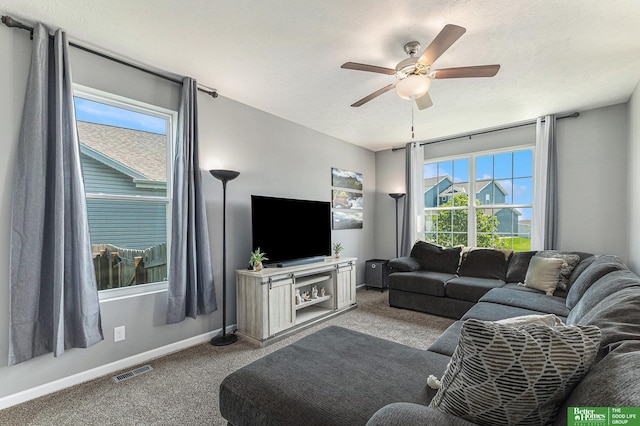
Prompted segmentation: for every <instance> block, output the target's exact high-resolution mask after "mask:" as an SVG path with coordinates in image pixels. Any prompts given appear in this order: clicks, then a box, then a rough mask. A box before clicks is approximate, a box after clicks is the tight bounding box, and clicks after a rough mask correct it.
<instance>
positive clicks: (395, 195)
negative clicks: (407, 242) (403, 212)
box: [389, 192, 405, 257]
mask: <svg viewBox="0 0 640 426" xmlns="http://www.w3.org/2000/svg"><path fill="white" fill-rule="evenodd" d="M404 195H405V194H404V193H401V192H394V193H391V194H389V197H391V198H393V199H394V200H396V257H398V200H399V199H400V198H402V197H404Z"/></svg>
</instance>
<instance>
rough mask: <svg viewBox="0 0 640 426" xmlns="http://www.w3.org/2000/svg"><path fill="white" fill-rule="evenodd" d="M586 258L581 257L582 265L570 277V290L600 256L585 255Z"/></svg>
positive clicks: (579, 264)
mask: <svg viewBox="0 0 640 426" xmlns="http://www.w3.org/2000/svg"><path fill="white" fill-rule="evenodd" d="M583 254H584V255H585V256H586V257H581V259H582V260H580V263H578V265H577V266H576V267H575V268H574V269H573V272H572V273H571V276H570V277H569V283H568V284H567V285H568V287H569V288H571V286H572V285H573V283H574V282H575V281H576V280H577V279H578V277H579V276H580V274H582V273H583V272H584V270H585V269H587V268H588V267H589V265H591V264H592V263H593V262H595V261H596V260H597V259H598V256H594V255H592V254H591V255H588V254H586V253H583Z"/></svg>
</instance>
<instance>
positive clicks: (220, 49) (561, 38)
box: [0, 0, 640, 151]
mask: <svg viewBox="0 0 640 426" xmlns="http://www.w3.org/2000/svg"><path fill="white" fill-rule="evenodd" d="M0 12H2V14H10V15H12V16H13V17H15V18H22V19H25V20H30V21H34V20H38V21H42V22H44V23H46V24H49V25H50V26H52V27H60V28H62V29H63V30H65V31H67V33H68V34H69V36H70V37H71V38H72V39H73V40H76V41H81V42H85V43H88V44H91V45H95V46H99V47H100V48H103V49H106V50H109V51H112V52H116V53H118V54H120V55H124V56H125V57H129V58H133V59H135V60H136V61H139V62H142V63H145V64H148V65H151V66H153V67H157V68H160V69H164V70H167V71H171V72H174V73H177V74H182V75H189V76H192V77H194V78H196V79H197V80H198V82H200V83H202V84H203V85H206V86H209V87H212V88H216V89H217V90H218V91H219V93H220V95H221V96H225V97H228V98H231V99H234V100H236V101H239V102H242V103H244V104H247V105H250V106H252V107H255V108H258V109H260V110H263V111H266V112H268V113H271V114H274V115H276V116H278V117H282V118H284V119H286V120H290V121H293V122H295V123H299V124H301V125H303V126H306V127H309V128H312V129H315V130H317V131H319V132H322V133H325V134H328V135H331V136H334V137H336V138H338V139H342V140H344V141H347V142H351V143H354V144H356V145H360V146H363V147H366V148H369V149H371V150H373V151H378V150H382V149H386V148H390V147H392V146H398V145H401V144H404V143H406V142H408V141H409V140H410V139H411V132H410V127H411V107H410V105H411V103H410V102H409V101H405V100H402V99H401V98H399V97H398V96H397V95H396V94H395V92H393V91H391V92H388V93H386V94H384V95H382V96H380V97H378V98H376V99H374V100H372V101H371V102H369V103H367V104H365V105H363V106H361V107H359V108H351V107H350V106H349V105H351V104H352V103H353V102H355V101H357V100H359V99H360V98H362V97H364V96H366V95H368V94H369V93H371V92H373V91H375V90H377V89H379V88H381V87H383V86H386V85H387V84H389V83H391V82H393V81H394V77H393V76H387V75H382V74H373V73H368V72H361V71H352V70H344V69H341V68H340V65H341V64H342V63H344V62H347V61H353V62H361V63H366V64H371V65H380V66H384V67H389V68H395V65H396V64H397V63H398V62H399V61H400V60H402V59H405V58H406V55H405V53H404V51H403V49H402V47H403V45H404V44H405V43H406V42H408V41H412V40H417V41H420V42H421V43H422V49H424V48H426V46H427V45H428V44H429V43H430V42H431V40H432V39H433V38H434V37H435V36H436V35H437V34H438V32H439V31H440V30H441V29H442V27H443V26H444V25H445V24H447V23H452V24H456V25H460V26H463V27H465V28H466V29H467V32H466V34H465V35H463V36H462V38H460V39H459V40H458V41H457V42H456V43H455V44H454V45H453V46H452V47H451V48H450V49H449V50H448V51H446V52H445V53H444V54H443V55H442V56H441V57H440V59H438V60H437V61H436V63H435V68H447V67H454V66H467V65H482V64H494V63H497V64H501V66H502V68H501V69H500V72H499V73H498V75H497V76H496V77H494V78H484V79H480V78H476V79H450V80H435V81H434V82H433V84H432V86H431V89H430V94H431V97H432V99H433V102H434V106H433V107H431V108H428V109H426V110H424V111H418V110H416V111H415V139H416V140H427V139H433V138H436V137H441V136H447V135H452V134H459V133H463V132H467V131H472V130H477V129H485V128H490V127H495V126H499V125H503V124H508V123H514V122H519V121H523V120H529V119H532V118H535V117H537V116H539V115H544V114H549V113H564V112H573V111H582V110H585V109H590V108H595V107H599V106H605V105H611V104H615V103H620V102H625V101H627V100H628V99H629V96H630V95H631V93H632V91H633V89H634V88H635V86H636V84H637V82H638V79H639V78H640V1H638V0H607V1H600V0H581V1H572V0H431V1H425V0H394V1H388V0H384V1H372V0H347V1H344V0H326V1H318V0H297V1H296V0H277V1H276V0H232V1H229V0H225V1H223V0H188V1H187V0H183V1H178V0H93V1H87V0H58V1H51V0H0Z"/></svg>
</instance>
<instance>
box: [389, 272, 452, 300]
mask: <svg viewBox="0 0 640 426" xmlns="http://www.w3.org/2000/svg"><path fill="white" fill-rule="evenodd" d="M452 278H455V275H453V274H445V273H442V272H431V271H415V272H396V273H393V274H390V275H389V288H392V289H395V290H401V291H409V292H411V293H420V294H429V295H431V296H440V297H444V295H445V292H444V283H445V282H446V281H448V280H450V279H452Z"/></svg>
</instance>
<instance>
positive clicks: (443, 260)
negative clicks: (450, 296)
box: [411, 241, 462, 274]
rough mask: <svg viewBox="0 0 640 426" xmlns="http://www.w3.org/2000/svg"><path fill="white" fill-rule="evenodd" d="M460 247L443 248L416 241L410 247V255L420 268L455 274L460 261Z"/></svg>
mask: <svg viewBox="0 0 640 426" xmlns="http://www.w3.org/2000/svg"><path fill="white" fill-rule="evenodd" d="M461 250H462V248H461V247H452V248H444V247H440V246H437V245H435V244H430V243H427V242H424V241H418V242H417V243H415V244H414V246H413V248H412V249H411V257H414V258H416V259H417V260H418V262H419V263H420V269H423V270H425V271H433V272H444V273H447V274H455V273H456V272H457V270H458V264H459V263H460V252H461Z"/></svg>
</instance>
